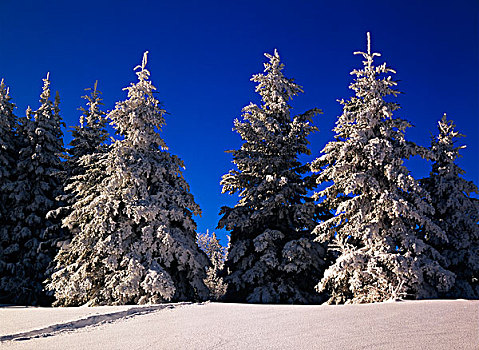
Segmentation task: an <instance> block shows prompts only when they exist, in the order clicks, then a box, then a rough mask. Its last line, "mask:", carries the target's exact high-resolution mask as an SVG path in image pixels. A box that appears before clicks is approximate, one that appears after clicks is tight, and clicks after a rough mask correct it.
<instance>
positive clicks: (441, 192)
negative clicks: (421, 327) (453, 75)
mask: <svg viewBox="0 0 479 350" xmlns="http://www.w3.org/2000/svg"><path fill="white" fill-rule="evenodd" d="M455 127H456V126H455V125H454V123H453V121H452V120H447V118H446V115H445V114H444V116H443V117H442V119H441V120H440V121H439V123H438V129H439V135H437V136H436V137H432V138H431V148H430V149H431V151H432V154H433V159H434V164H433V165H432V170H431V173H430V175H429V177H427V178H425V179H422V180H421V184H422V185H423V187H424V188H425V189H426V190H427V191H428V192H429V193H430V195H431V198H432V204H433V206H434V209H435V214H434V216H433V219H434V222H435V223H436V224H437V225H438V226H439V227H441V229H442V230H443V231H444V232H445V233H446V237H447V239H444V238H443V239H434V240H431V244H432V245H433V246H434V247H435V248H436V249H437V250H438V251H440V252H441V254H442V255H443V256H444V257H445V258H446V262H447V263H446V266H447V268H448V269H450V270H451V271H453V272H454V273H455V274H456V276H457V277H456V284H455V286H454V288H453V290H451V291H450V292H449V293H448V294H447V295H448V296H452V297H455V298H479V225H478V222H479V200H478V199H476V198H472V197H471V193H476V194H477V193H478V189H477V186H476V185H475V184H474V183H473V182H472V181H467V180H465V179H464V178H463V177H462V175H464V173H465V172H464V170H462V169H461V168H460V167H459V166H458V165H457V164H455V161H456V159H457V158H458V157H460V154H459V151H460V150H461V149H462V148H464V147H466V146H456V141H457V138H460V137H463V136H464V135H462V134H460V133H459V132H458V131H456V130H455Z"/></svg>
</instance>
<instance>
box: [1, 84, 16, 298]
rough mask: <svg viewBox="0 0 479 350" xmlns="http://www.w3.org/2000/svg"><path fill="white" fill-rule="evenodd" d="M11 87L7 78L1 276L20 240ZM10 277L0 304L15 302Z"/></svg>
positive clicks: (3, 282)
mask: <svg viewBox="0 0 479 350" xmlns="http://www.w3.org/2000/svg"><path fill="white" fill-rule="evenodd" d="M9 92H10V91H9V88H8V87H7V86H6V85H5V83H4V81H3V79H2V81H1V82H0V276H7V275H9V274H10V272H9V269H11V267H12V266H11V265H9V261H10V260H11V259H12V256H14V255H15V254H16V253H17V251H18V243H17V242H16V240H15V239H14V238H13V237H12V236H11V230H12V217H11V215H12V214H11V210H12V208H11V204H12V202H11V196H10V194H11V193H12V191H13V188H14V186H15V185H14V181H13V180H14V175H15V168H16V160H17V153H18V150H17V146H18V139H17V137H16V124H17V117H16V116H15V114H14V112H13V111H14V109H15V105H14V104H13V103H12V102H11V97H10V94H9ZM9 283H10V280H9V279H7V278H1V279H0V303H7V302H11V299H12V298H11V295H10V292H9V290H10V287H9Z"/></svg>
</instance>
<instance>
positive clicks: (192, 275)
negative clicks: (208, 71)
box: [48, 53, 208, 305]
mask: <svg viewBox="0 0 479 350" xmlns="http://www.w3.org/2000/svg"><path fill="white" fill-rule="evenodd" d="M146 63H147V53H145V55H144V56H143V63H142V64H141V65H140V66H138V67H136V69H138V72H137V76H138V82H137V83H136V84H132V85H131V86H129V87H127V88H126V90H127V91H128V99H127V100H125V101H122V102H118V103H117V104H116V107H115V109H114V110H113V111H111V112H110V113H109V114H108V118H109V119H110V120H111V125H112V126H113V127H114V128H115V129H116V130H117V132H118V134H119V135H120V136H121V139H120V140H115V141H114V142H113V144H112V145H111V147H110V148H109V151H108V152H107V153H105V154H104V155H101V154H100V155H99V156H98V157H97V159H95V160H94V163H90V165H89V166H88V168H87V170H86V172H85V174H84V175H81V176H79V177H78V178H77V179H76V181H75V182H74V185H75V186H76V187H75V193H76V195H77V198H78V200H77V202H76V203H75V204H74V205H73V211H72V212H71V214H70V215H69V216H68V217H67V218H66V219H65V220H64V225H65V226H66V227H68V228H70V229H72V230H74V231H75V232H74V235H73V239H72V241H71V243H70V244H69V245H68V246H66V247H65V248H63V249H62V250H61V251H60V252H59V254H58V255H57V257H56V258H55V260H56V263H57V265H56V272H55V273H54V274H53V275H52V280H51V282H50V284H49V285H48V288H50V289H53V290H54V291H55V296H56V298H57V302H56V304H57V305H80V304H84V303H88V304H90V305H101V304H129V303H134V304H136V303H138V304H143V303H158V302H164V301H179V300H203V299H206V298H207V297H208V289H207V288H206V286H205V284H204V282H203V280H204V279H205V277H206V276H205V271H204V268H205V266H207V265H208V259H207V257H206V255H205V254H204V253H202V252H201V251H200V250H199V248H198V246H197V245H196V242H195V239H196V233H195V229H196V225H195V222H194V221H193V219H192V215H193V214H199V213H200V208H199V207H198V205H197V204H196V203H195V202H194V200H193V196H192V195H191V194H190V193H189V187H188V184H187V182H186V181H185V179H184V178H183V176H182V174H181V169H182V168H183V163H182V161H181V160H180V159H179V158H178V157H176V156H174V155H172V154H170V153H169V152H168V150H167V147H166V145H165V142H164V141H163V139H162V138H161V137H160V135H159V133H158V130H161V127H162V126H163V125H164V124H165V120H164V114H165V110H163V109H162V108H161V107H160V104H159V101H158V100H157V99H156V98H155V97H154V96H153V91H154V90H155V87H154V86H153V85H152V84H151V82H150V80H149V75H150V73H149V71H148V70H147V69H146ZM88 157H90V158H92V156H90V155H85V156H83V157H82V158H80V159H81V162H82V163H83V164H86V162H84V160H85V159H87V158H88ZM103 169H104V170H103ZM95 179H96V181H95ZM72 186H73V185H72Z"/></svg>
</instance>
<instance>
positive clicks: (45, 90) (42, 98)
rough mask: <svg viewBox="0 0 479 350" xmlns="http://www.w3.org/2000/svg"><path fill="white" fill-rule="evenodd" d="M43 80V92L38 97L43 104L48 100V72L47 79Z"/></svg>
mask: <svg viewBox="0 0 479 350" xmlns="http://www.w3.org/2000/svg"><path fill="white" fill-rule="evenodd" d="M42 80H43V89H42V90H43V91H42V93H41V95H40V102H41V103H44V102H45V101H47V100H48V99H49V98H50V72H47V77H46V78H45V79H42Z"/></svg>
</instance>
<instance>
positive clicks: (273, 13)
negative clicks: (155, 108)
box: [0, 0, 479, 237]
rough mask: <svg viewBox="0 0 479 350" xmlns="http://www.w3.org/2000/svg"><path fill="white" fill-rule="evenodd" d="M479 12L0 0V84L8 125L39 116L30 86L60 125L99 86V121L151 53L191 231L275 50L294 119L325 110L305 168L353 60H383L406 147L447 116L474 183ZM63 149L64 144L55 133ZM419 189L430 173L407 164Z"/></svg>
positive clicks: (322, 140) (271, 3) (349, 5)
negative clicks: (188, 195) (10, 117)
mask: <svg viewBox="0 0 479 350" xmlns="http://www.w3.org/2000/svg"><path fill="white" fill-rule="evenodd" d="M478 13H479V2H478V1H477V0H455V1H443V0H428V1H421V0H405V1H389V0H376V1H358V0H348V1H342V0H337V1H323V0H316V1H313V0H291V1H285V0H242V1H225V0H221V1H192V0H184V1H174V0H169V1H164V0H158V1H145V0H136V1H126V0H116V1H103V0H96V1H91V0H84V1H65V0H42V1H38V0H35V1H24V0H0V77H3V78H5V82H6V84H7V85H8V86H10V88H11V96H12V97H13V101H14V102H15V103H16V104H17V106H18V108H17V114H18V115H24V113H25V109H26V107H27V106H28V105H30V106H31V107H32V108H33V109H36V108H38V98H39V94H40V92H41V87H42V80H41V79H42V78H44V77H45V75H46V73H47V72H50V78H51V82H52V89H53V90H58V91H59V92H60V96H61V99H62V103H61V110H62V112H61V114H62V117H63V119H64V120H65V122H66V123H67V125H75V124H77V123H78V118H79V116H80V112H79V111H77V108H78V107H79V106H81V105H83V100H82V99H81V98H80V97H81V96H82V95H84V90H83V89H85V88H88V87H91V86H92V85H93V83H94V82H95V80H98V81H99V83H98V87H99V89H100V90H101V91H102V92H103V98H104V103H105V106H104V109H105V110H111V109H112V108H113V107H114V103H115V102H116V101H119V100H124V99H125V98H126V92H125V91H122V88H124V87H126V86H127V85H129V84H130V83H131V82H134V81H136V76H135V74H134V72H133V70H132V69H133V67H134V66H136V65H137V64H140V63H141V58H142V54H143V52H144V51H146V50H149V51H150V54H149V61H148V69H149V70H150V72H151V74H152V75H151V78H152V81H153V84H154V85H155V86H156V87H157V89H158V91H159V95H158V97H159V99H160V100H161V101H162V103H163V104H164V107H165V108H166V110H167V111H168V112H169V113H170V115H168V116H167V120H166V121H167V126H166V127H165V128H164V129H163V137H164V139H165V140H166V142H167V144H168V145H169V147H170V151H171V152H172V153H174V154H177V155H178V156H179V157H180V158H182V159H183V160H184V162H185V165H186V171H185V172H184V175H185V177H186V179H187V180H188V181H189V183H190V187H191V192H192V193H193V194H194V196H195V199H196V201H197V202H198V204H199V205H200V206H201V208H202V210H203V215H202V216H201V217H197V218H196V221H197V223H198V229H199V231H202V232H204V231H206V229H209V230H210V231H216V232H218V233H219V234H220V236H221V237H223V234H224V232H221V231H218V230H215V227H216V225H217V222H218V219H219V217H218V212H219V209H220V207H221V206H222V205H229V206H232V205H234V204H235V203H236V198H234V197H231V196H229V195H226V194H223V195H222V194H221V187H220V185H219V182H220V179H221V176H222V175H223V174H225V173H227V172H228V171H229V170H230V169H231V168H232V166H233V164H232V163H231V160H232V158H231V155H230V154H227V153H224V151H225V150H228V149H236V148H238V147H239V146H240V144H241V140H240V138H239V136H238V135H237V134H236V133H234V132H233V131H232V127H233V120H234V118H237V117H240V115H241V109H242V107H244V106H245V105H247V104H249V103H250V102H255V103H259V100H258V96H257V95H256V94H255V93H254V86H255V85H254V83H252V82H250V81H249V79H250V77H251V75H252V74H255V73H259V72H261V71H262V70H263V62H265V60H266V58H265V57H264V56H263V53H264V52H270V53H271V52H273V50H274V49H275V48H276V49H278V51H279V54H280V56H281V58H282V61H283V62H284V64H285V75H286V76H287V77H290V78H294V79H295V80H296V82H297V83H298V84H300V85H301V86H303V89H304V91H305V93H304V94H302V95H300V96H298V97H296V98H295V99H294V100H293V101H292V102H291V104H292V106H293V107H294V110H293V113H295V114H297V113H302V112H304V111H306V110H308V109H310V108H313V107H318V108H321V109H323V111H324V114H323V115H321V116H319V117H317V119H316V125H317V126H318V127H319V129H320V132H318V133H316V134H314V135H313V136H312V137H311V138H310V140H311V150H312V155H311V156H310V157H306V158H304V159H305V160H312V159H314V158H316V157H317V156H318V155H319V154H320V151H321V149H322V148H323V146H324V145H325V144H326V142H327V141H329V140H331V139H332V136H333V133H332V132H331V129H332V128H333V126H334V123H335V121H336V118H337V116H338V115H340V114H341V106H340V105H339V103H337V101H336V100H337V99H341V98H344V99H348V98H349V97H350V96H351V95H352V91H351V90H349V89H348V86H349V84H350V83H351V81H352V77H351V76H350V74H349V73H350V71H351V70H352V69H353V68H357V67H361V57H360V56H354V55H353V54H352V53H353V52H354V51H357V50H365V49H366V32H367V31H370V32H371V35H372V50H373V51H376V52H380V53H382V57H380V58H379V59H378V60H377V61H376V62H377V63H381V62H383V61H386V62H387V63H388V64H389V65H390V66H391V67H392V68H394V69H396V71H397V74H396V79H398V80H400V81H399V85H398V89H399V90H400V91H402V92H404V94H402V95H400V96H399V97H398V98H397V102H399V104H400V105H401V106H402V108H401V110H400V111H399V112H398V113H397V115H398V116H401V117H403V118H405V119H407V120H409V121H410V122H412V124H414V125H415V127H414V128H410V129H409V130H408V131H407V133H406V137H407V139H409V140H411V141H415V142H416V143H418V144H420V145H423V146H428V145H429V140H430V133H431V132H433V133H436V132H437V128H436V125H437V121H438V120H439V119H440V118H441V116H442V114H443V113H444V112H446V113H447V114H448V116H449V118H451V119H453V120H454V121H455V122H456V125H457V128H458V130H459V131H461V132H462V133H464V134H466V135H467V137H466V138H465V139H462V142H463V143H464V144H466V145H467V148H466V149H465V150H463V151H462V155H463V158H461V159H460V160H459V162H458V163H459V165H460V166H461V167H462V168H463V169H465V170H466V175H465V177H466V178H467V179H469V180H472V181H474V182H475V183H476V184H479V165H478V161H479V157H478V154H479V107H478V103H479V25H478V22H479V14H478ZM65 135H66V136H65V140H66V144H68V143H69V142H70V140H71V134H70V133H69V132H66V133H65ZM408 165H409V167H410V170H411V171H412V173H413V175H414V176H416V177H417V178H420V177H423V176H427V174H428V172H429V168H430V164H428V163H427V162H426V161H423V160H420V159H416V160H413V161H411V162H409V163H408Z"/></svg>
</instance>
